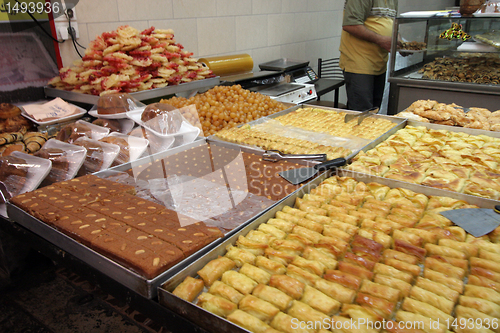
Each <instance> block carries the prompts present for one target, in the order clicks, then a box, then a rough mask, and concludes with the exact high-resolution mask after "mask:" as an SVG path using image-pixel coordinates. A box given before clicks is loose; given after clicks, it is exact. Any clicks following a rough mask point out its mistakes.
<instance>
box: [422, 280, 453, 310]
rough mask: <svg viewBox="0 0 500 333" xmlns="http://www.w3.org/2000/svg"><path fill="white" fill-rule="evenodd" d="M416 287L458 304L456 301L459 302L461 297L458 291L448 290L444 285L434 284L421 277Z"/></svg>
mask: <svg viewBox="0 0 500 333" xmlns="http://www.w3.org/2000/svg"><path fill="white" fill-rule="evenodd" d="M415 286H416V287H420V288H422V289H425V290H427V291H430V292H432V293H434V294H436V295H438V296H441V297H444V298H445V299H447V300H449V301H451V302H453V303H456V301H457V300H458V296H460V294H459V293H458V292H457V291H456V290H453V289H451V288H448V287H447V286H445V285H444V284H441V283H438V282H434V281H432V280H429V279H426V278H423V277H421V276H419V277H418V278H417V281H416V282H415ZM443 311H444V310H443ZM445 312H446V311H445Z"/></svg>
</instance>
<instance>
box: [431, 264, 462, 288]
mask: <svg viewBox="0 0 500 333" xmlns="http://www.w3.org/2000/svg"><path fill="white" fill-rule="evenodd" d="M424 278H426V279H429V280H432V281H434V282H438V283H441V284H444V285H445V286H448V287H449V288H451V289H453V290H455V291H457V292H459V293H462V292H463V290H464V282H463V281H462V280H459V279H456V278H452V277H448V276H446V275H444V274H443V273H439V272H436V271H433V270H432V269H428V268H424Z"/></svg>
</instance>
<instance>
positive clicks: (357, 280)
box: [323, 269, 362, 290]
mask: <svg viewBox="0 0 500 333" xmlns="http://www.w3.org/2000/svg"><path fill="white" fill-rule="evenodd" d="M323 278H324V279H326V280H328V281H332V282H335V283H338V284H340V285H342V286H344V287H346V288H349V289H353V290H358V289H359V286H360V285H361V281H362V278H361V277H359V276H355V275H352V274H349V273H346V272H342V271H339V270H333V269H329V270H327V271H326V273H325V275H323Z"/></svg>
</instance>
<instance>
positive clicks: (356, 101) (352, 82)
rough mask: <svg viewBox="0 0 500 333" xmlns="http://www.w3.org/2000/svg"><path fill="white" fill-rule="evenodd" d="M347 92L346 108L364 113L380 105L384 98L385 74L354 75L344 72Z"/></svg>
mask: <svg viewBox="0 0 500 333" xmlns="http://www.w3.org/2000/svg"><path fill="white" fill-rule="evenodd" d="M344 79H345V89H346V92H347V108H348V109H349V110H355V111H364V110H368V109H371V108H373V107H379V108H380V105H381V104H382V97H383V96H384V86H385V73H384V74H380V75H368V74H355V73H349V72H344Z"/></svg>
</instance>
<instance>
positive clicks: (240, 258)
mask: <svg viewBox="0 0 500 333" xmlns="http://www.w3.org/2000/svg"><path fill="white" fill-rule="evenodd" d="M225 256H226V257H227V258H229V259H231V260H233V261H234V263H235V264H236V266H238V267H241V266H243V264H244V263H249V264H252V265H253V264H254V263H255V259H256V256H255V254H253V253H251V252H248V251H246V250H242V249H240V248H237V247H234V246H229V247H228V249H227V253H226V255H225Z"/></svg>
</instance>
